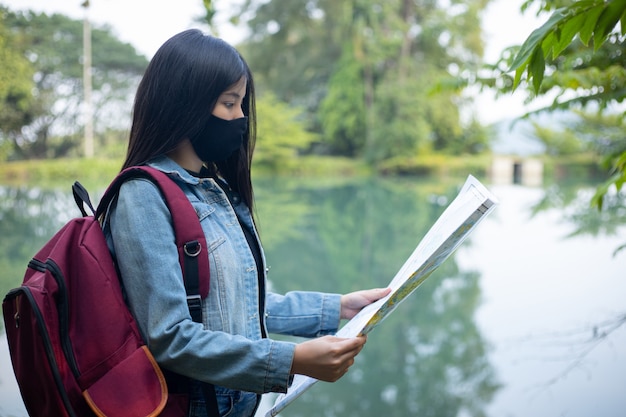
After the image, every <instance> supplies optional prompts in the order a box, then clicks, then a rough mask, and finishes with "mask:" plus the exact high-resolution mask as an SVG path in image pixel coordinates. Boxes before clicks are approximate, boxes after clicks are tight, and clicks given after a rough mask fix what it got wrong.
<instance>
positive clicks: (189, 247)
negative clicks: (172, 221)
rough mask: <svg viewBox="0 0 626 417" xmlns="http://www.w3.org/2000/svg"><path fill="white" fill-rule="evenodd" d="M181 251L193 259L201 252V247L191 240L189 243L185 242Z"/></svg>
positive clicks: (198, 243)
mask: <svg viewBox="0 0 626 417" xmlns="http://www.w3.org/2000/svg"><path fill="white" fill-rule="evenodd" d="M183 250H184V251H185V255H187V256H190V257H192V258H195V257H196V256H198V255H199V254H200V252H202V245H201V244H200V242H198V241H197V240H193V241H191V242H187V243H185V244H184V245H183Z"/></svg>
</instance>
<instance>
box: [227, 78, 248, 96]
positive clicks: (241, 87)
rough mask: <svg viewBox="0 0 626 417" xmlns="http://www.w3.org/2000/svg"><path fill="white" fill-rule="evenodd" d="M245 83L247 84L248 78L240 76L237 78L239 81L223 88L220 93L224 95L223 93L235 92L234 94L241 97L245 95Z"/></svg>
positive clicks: (231, 93)
mask: <svg viewBox="0 0 626 417" xmlns="http://www.w3.org/2000/svg"><path fill="white" fill-rule="evenodd" d="M247 84H248V80H247V79H246V78H245V77H241V78H240V79H239V81H237V82H236V83H234V84H233V85H231V86H229V87H228V88H227V89H226V90H224V92H223V93H222V95H224V94H228V95H233V94H235V95H238V96H240V97H243V96H244V95H245V93H246V87H247Z"/></svg>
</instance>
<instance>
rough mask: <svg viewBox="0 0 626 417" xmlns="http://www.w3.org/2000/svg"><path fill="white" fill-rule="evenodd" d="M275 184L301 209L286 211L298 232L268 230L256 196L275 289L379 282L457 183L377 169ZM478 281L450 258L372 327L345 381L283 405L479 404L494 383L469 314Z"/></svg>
mask: <svg viewBox="0 0 626 417" xmlns="http://www.w3.org/2000/svg"><path fill="white" fill-rule="evenodd" d="M282 185H283V186H285V187H286V188H290V191H289V192H288V194H287V196H289V198H293V199H294V200H297V201H298V202H299V204H300V205H301V206H300V208H299V209H295V211H297V212H298V213H299V216H296V215H293V213H292V215H291V216H287V217H288V218H289V219H290V220H291V221H290V224H289V227H290V229H291V230H292V231H294V230H297V231H299V232H298V233H291V234H288V235H287V234H281V235H275V234H274V233H273V231H272V225H273V224H275V223H277V222H281V217H279V216H275V215H274V213H276V212H277V211H278V210H277V209H275V208H274V203H273V202H272V201H271V200H265V199H264V200H262V204H261V203H259V207H260V209H259V210H260V212H259V215H260V218H261V221H262V227H263V238H264V240H265V242H266V252H267V257H268V261H269V263H270V264H271V265H272V269H271V276H270V277H271V280H272V283H273V285H274V287H275V288H276V289H277V290H279V291H288V290H292V289H302V288H311V289H321V290H329V291H332V290H336V289H337V288H338V289H339V291H342V292H346V291H352V290H355V289H360V288H366V287H370V286H382V285H385V284H386V283H387V282H388V281H389V279H390V278H391V277H392V276H393V275H394V274H395V273H396V272H397V270H398V268H399V267H400V266H401V265H402V264H403V262H404V260H405V259H406V258H407V256H409V255H410V253H411V252H412V251H413V249H414V248H415V246H416V245H417V243H418V242H419V240H420V239H421V237H422V236H423V235H424V234H425V233H426V232H427V231H428V229H429V228H430V226H431V225H432V223H433V222H434V221H435V220H436V218H437V217H438V216H439V214H441V212H442V211H443V209H444V208H445V205H446V204H447V202H448V201H450V200H451V199H452V198H453V197H454V195H455V194H456V192H457V191H458V190H457V189H456V187H443V188H442V187H441V186H437V185H436V184H432V183H423V184H420V183H416V182H415V181H405V182H398V181H397V180H393V181H392V180H381V179H369V180H361V181H354V182H344V183H340V184H334V185H326V186H324V187H320V186H319V184H318V185H317V186H316V185H315V184H308V185H307V184H302V183H287V184H282ZM262 189H264V190H268V189H267V188H265V187H262ZM271 192H272V193H274V192H278V191H277V190H274V191H271ZM276 204H277V205H281V206H282V205H283V204H285V201H283V200H279V202H277V203H276ZM303 208H305V209H303ZM282 210H283V211H282V212H281V213H282V214H283V215H284V210H285V207H282ZM279 233H282V232H279ZM478 281H479V274H478V273H477V272H472V271H463V272H461V271H459V269H458V267H457V266H456V264H455V262H454V260H453V259H449V260H448V261H447V262H446V263H444V265H443V266H442V268H441V269H440V270H438V271H437V272H435V273H434V274H433V275H432V276H431V277H430V278H429V280H428V281H427V282H426V283H425V284H424V285H423V286H422V287H420V290H419V291H417V292H416V293H415V294H414V295H413V296H412V299H411V301H410V302H406V303H404V304H403V305H401V306H400V307H399V308H398V310H396V312H394V314H393V315H392V316H391V317H389V318H388V319H387V320H386V321H385V324H384V325H383V326H380V327H377V328H376V330H374V332H373V333H372V335H371V336H370V338H369V341H368V345H367V349H365V350H364V351H363V353H362V354H361V355H360V357H359V360H358V362H357V364H356V365H355V367H354V369H353V370H351V372H350V373H349V376H348V378H347V380H346V381H340V382H339V383H336V384H332V385H331V384H318V385H316V386H315V387H314V388H313V389H312V390H311V391H309V392H307V393H306V394H305V395H303V396H302V397H301V398H300V399H299V400H298V401H296V402H295V403H293V404H292V405H290V406H289V408H288V409H287V410H285V412H284V413H285V415H287V416H320V415H323V416H339V415H341V416H381V415H385V416H408V415H423V416H456V415H459V414H462V413H463V412H465V413H469V414H470V415H481V414H483V411H482V408H483V405H484V404H486V403H489V401H490V399H491V397H492V395H493V394H494V392H495V391H496V390H497V388H498V383H497V381H496V379H495V377H494V371H493V369H492V368H491V366H490V365H489V363H488V360H487V357H486V352H487V347H486V345H485V342H484V340H483V338H482V337H481V335H480V332H479V331H478V329H477V328H476V326H475V325H474V323H473V321H472V317H473V313H474V310H475V309H476V308H477V306H478V304H479V301H480V291H479V287H478Z"/></svg>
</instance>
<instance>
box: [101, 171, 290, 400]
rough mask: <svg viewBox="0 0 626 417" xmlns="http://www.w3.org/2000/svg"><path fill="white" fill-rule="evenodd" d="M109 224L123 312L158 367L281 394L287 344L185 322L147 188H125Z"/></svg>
mask: <svg viewBox="0 0 626 417" xmlns="http://www.w3.org/2000/svg"><path fill="white" fill-rule="evenodd" d="M109 222H110V224H109V226H110V234H111V240H112V244H113V249H114V252H115V255H116V258H117V262H118V265H119V269H120V273H121V276H122V281H123V284H124V288H125V291H126V295H127V300H128V303H129V307H130V309H131V312H132V313H133V316H134V317H135V319H136V321H137V323H138V325H139V328H140V330H141V331H142V334H143V335H144V338H145V340H146V344H147V345H148V347H149V349H150V350H151V352H152V353H153V355H154V357H155V358H156V360H157V362H158V363H159V364H160V365H161V366H163V367H164V368H166V369H169V370H171V371H174V372H177V373H179V374H182V375H186V376H188V377H191V378H193V379H197V380H200V381H205V382H209V383H212V384H215V385H220V386H223V387H227V388H232V389H237V390H244V391H251V392H256V393H265V392H272V391H273V392H286V390H287V388H288V384H289V378H290V370H291V363H292V360H293V355H294V350H295V344H293V343H289V342H281V341H274V340H270V339H262V340H255V341H253V340H249V339H247V338H245V337H243V336H237V335H231V334H228V333H226V332H220V331H211V330H206V329H204V327H203V325H202V324H200V323H195V322H193V320H192V318H191V316H190V314H189V310H188V307H187V300H186V294H185V288H184V284H183V280H182V272H181V268H180V264H179V260H178V253H177V249H176V244H175V240H174V230H173V226H172V223H171V216H170V213H169V210H168V208H167V206H166V205H165V202H164V201H163V199H162V198H161V195H160V192H159V191H158V189H157V188H156V186H155V185H153V184H152V183H151V182H149V181H147V180H143V179H137V180H131V181H128V182H127V183H125V184H124V185H123V186H122V188H121V190H120V193H119V196H118V200H117V204H116V206H115V207H112V208H111V212H110V213H109Z"/></svg>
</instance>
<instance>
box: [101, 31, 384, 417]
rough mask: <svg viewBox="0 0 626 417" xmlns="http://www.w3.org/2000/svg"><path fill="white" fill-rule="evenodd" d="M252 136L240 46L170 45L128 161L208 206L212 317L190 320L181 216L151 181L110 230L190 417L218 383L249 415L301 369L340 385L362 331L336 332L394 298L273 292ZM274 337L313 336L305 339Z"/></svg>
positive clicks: (127, 197)
mask: <svg viewBox="0 0 626 417" xmlns="http://www.w3.org/2000/svg"><path fill="white" fill-rule="evenodd" d="M255 131H256V129H255V102H254V83H253V79H252V74H251V73H250V70H249V68H248V66H247V64H246V63H245V61H244V60H243V58H242V57H241V56H240V55H239V53H238V52H237V51H236V50H235V49H234V48H232V47H231V46H230V45H228V44H226V43H225V42H223V41H221V40H219V39H217V38H214V37H211V36H206V35H204V34H202V33H201V32H200V31H197V30H188V31H185V32H182V33H180V34H178V35H175V36H174V37H172V38H171V39H169V40H168V41H167V42H166V43H165V44H163V46H162V47H161V48H160V49H159V50H158V51H157V53H156V54H155V56H154V58H153V59H152V61H151V62H150V64H149V65H148V68H147V69H146V72H145V74H144V77H143V79H142V81H141V83H140V85H139V88H138V90H137V96H136V99H135V107H134V112H133V124H132V128H131V133H130V140H129V145H128V154H127V157H126V161H125V162H124V166H123V167H124V168H126V167H129V166H135V165H142V164H148V165H151V166H152V167H155V168H157V169H159V170H161V171H164V172H166V173H167V174H168V175H169V176H170V177H171V178H172V179H173V180H174V181H175V182H177V183H178V184H179V185H180V187H181V188H182V189H183V191H184V192H185V194H186V195H187V197H188V198H189V200H190V201H191V203H192V204H193V206H194V208H195V210H196V212H197V213H198V216H199V218H200V223H201V225H202V228H203V230H204V232H205V235H206V238H207V245H208V246H209V248H208V251H207V252H208V255H209V260H210V268H211V271H210V272H211V281H210V290H209V295H208V297H207V298H206V299H205V300H203V302H202V310H203V323H201V324H200V323H195V322H193V320H192V319H191V317H190V314H189V310H188V307H187V301H186V295H185V289H184V286H183V280H182V277H181V269H180V266H179V261H178V254H177V251H176V247H175V245H174V232H173V229H172V225H171V217H170V214H169V211H168V209H167V207H166V206H165V203H164V201H163V199H162V198H161V196H160V194H159V191H158V190H157V188H156V187H155V186H154V185H153V184H152V183H151V182H149V181H147V180H142V179H134V180H131V181H128V182H127V183H125V184H124V185H123V186H122V188H121V190H120V193H119V196H118V199H117V201H116V203H115V205H113V206H112V207H111V208H110V210H109V213H108V215H107V221H106V228H105V232H106V234H107V238H108V242H109V246H110V247H111V250H112V252H113V253H114V254H115V256H116V259H117V262H118V265H119V269H120V273H121V276H122V280H123V284H124V289H125V291H126V295H127V300H128V303H129V306H130V308H131V311H132V312H133V315H134V316H135V318H136V320H137V322H138V324H139V327H140V329H141V331H142V333H143V335H144V338H145V340H146V343H147V345H148V347H149V348H150V350H151V352H152V354H153V355H154V356H155V358H156V360H157V362H158V363H159V364H160V365H161V367H162V368H163V369H165V370H168V371H171V372H174V373H176V374H180V375H183V376H185V377H188V378H191V380H192V381H194V382H193V383H192V384H191V388H190V389H189V391H190V392H189V394H190V395H191V406H190V409H189V415H190V416H206V415H207V414H206V406H205V401H204V395H203V393H202V389H200V382H206V383H210V384H214V385H215V391H216V394H217V400H218V401H217V402H218V405H219V411H220V415H229V416H252V415H254V413H255V410H256V408H257V406H258V403H259V398H260V396H259V394H262V393H266V392H285V391H286V390H287V388H288V386H289V381H290V378H291V376H292V375H293V374H304V375H309V376H312V377H314V378H317V379H321V380H325V381H336V380H337V379H338V378H340V377H341V376H342V375H343V374H344V373H345V372H346V371H347V370H348V368H349V367H350V366H351V365H352V364H353V362H354V357H355V356H356V355H357V354H358V353H359V351H360V350H361V348H362V347H363V344H364V343H365V338H364V337H359V338H354V339H340V338H336V337H332V336H327V335H331V334H333V333H334V332H335V331H336V330H337V328H338V326H339V321H340V319H342V318H344V319H348V318H351V317H353V316H354V315H355V314H356V313H357V312H358V311H359V310H360V309H361V308H362V307H364V306H365V305H368V304H370V303H372V302H373V301H375V300H377V299H379V298H381V297H383V296H385V295H386V294H387V293H388V291H387V290H385V289H373V290H366V291H358V292H354V293H350V294H346V295H343V296H341V295H337V294H323V293H317V292H291V293H288V294H286V295H278V294H273V293H267V294H266V291H265V289H266V288H265V279H266V277H265V270H266V268H265V259H264V255H263V249H262V248H261V245H260V242H259V239H258V236H257V233H256V229H255V226H254V219H253V216H252V208H253V191H252V183H251V179H250V166H251V159H252V150H253V148H254V139H255ZM270 332H271V333H280V334H290V335H297V336H304V337H315V338H314V339H311V340H307V341H305V342H302V343H299V344H295V343H290V342H281V341H274V340H271V339H269V338H267V333H270Z"/></svg>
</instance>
